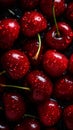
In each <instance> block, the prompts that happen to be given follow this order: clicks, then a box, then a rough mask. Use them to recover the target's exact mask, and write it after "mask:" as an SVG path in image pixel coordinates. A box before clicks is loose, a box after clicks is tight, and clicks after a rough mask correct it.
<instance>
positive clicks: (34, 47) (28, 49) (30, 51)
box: [23, 39, 44, 66]
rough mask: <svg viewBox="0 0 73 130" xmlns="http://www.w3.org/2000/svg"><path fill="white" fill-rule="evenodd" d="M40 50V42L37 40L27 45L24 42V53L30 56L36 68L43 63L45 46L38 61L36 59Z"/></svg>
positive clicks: (42, 47) (28, 42) (30, 41)
mask: <svg viewBox="0 0 73 130" xmlns="http://www.w3.org/2000/svg"><path fill="white" fill-rule="evenodd" d="M38 48H39V42H38V40H35V39H32V40H29V41H27V42H26V43H25V42H24V44H23V51H24V53H25V54H26V55H27V56H28V58H29V60H30V62H31V64H32V65H35V66H36V65H39V64H40V63H41V62H42V57H43V51H44V46H43V45H42V46H41V49H40V53H39V55H38V57H37V59H34V57H35V55H36V53H37V51H38Z"/></svg>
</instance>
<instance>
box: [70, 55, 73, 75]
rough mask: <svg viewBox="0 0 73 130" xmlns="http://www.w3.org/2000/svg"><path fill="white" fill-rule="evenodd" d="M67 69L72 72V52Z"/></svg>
mask: <svg viewBox="0 0 73 130" xmlns="http://www.w3.org/2000/svg"><path fill="white" fill-rule="evenodd" d="M69 71H70V72H71V73H72V74H73V54H72V55H71V56H70V60H69Z"/></svg>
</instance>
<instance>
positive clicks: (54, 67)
mask: <svg viewBox="0 0 73 130" xmlns="http://www.w3.org/2000/svg"><path fill="white" fill-rule="evenodd" d="M43 67H44V69H45V71H46V72H47V73H48V74H49V75H51V76H52V77H56V76H57V77H58V76H61V75H62V74H63V73H64V72H65V71H66V69H67V67H68V59H67V58H66V56H65V55H63V54H61V53H59V52H57V51H56V50H48V51H47V52H46V53H45V54H44V57H43Z"/></svg>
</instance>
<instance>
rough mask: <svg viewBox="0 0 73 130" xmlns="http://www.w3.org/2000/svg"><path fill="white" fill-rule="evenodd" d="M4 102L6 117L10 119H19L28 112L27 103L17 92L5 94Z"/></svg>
mask: <svg viewBox="0 0 73 130" xmlns="http://www.w3.org/2000/svg"><path fill="white" fill-rule="evenodd" d="M3 103H4V108H5V115H6V118H7V119H8V120H10V121H17V120H19V119H21V118H22V117H23V115H24V114H25V112H26V104H25V101H24V100H23V97H22V96H21V95H20V94H18V93H16V92H14V93H13V92H7V93H5V94H4V95H3Z"/></svg>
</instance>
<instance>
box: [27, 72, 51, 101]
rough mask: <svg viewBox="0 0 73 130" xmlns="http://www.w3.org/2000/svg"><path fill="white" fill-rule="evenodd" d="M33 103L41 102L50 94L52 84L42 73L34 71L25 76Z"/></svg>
mask: <svg viewBox="0 0 73 130" xmlns="http://www.w3.org/2000/svg"><path fill="white" fill-rule="evenodd" d="M27 82H28V83H29V85H30V86H31V90H32V98H33V100H34V101H43V100H45V99H46V98H49V97H50V96H51V94H52V82H51V81H50V79H49V77H47V76H46V75H45V74H44V73H43V72H42V71H39V70H35V71H32V72H30V73H29V74H28V75H27Z"/></svg>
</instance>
